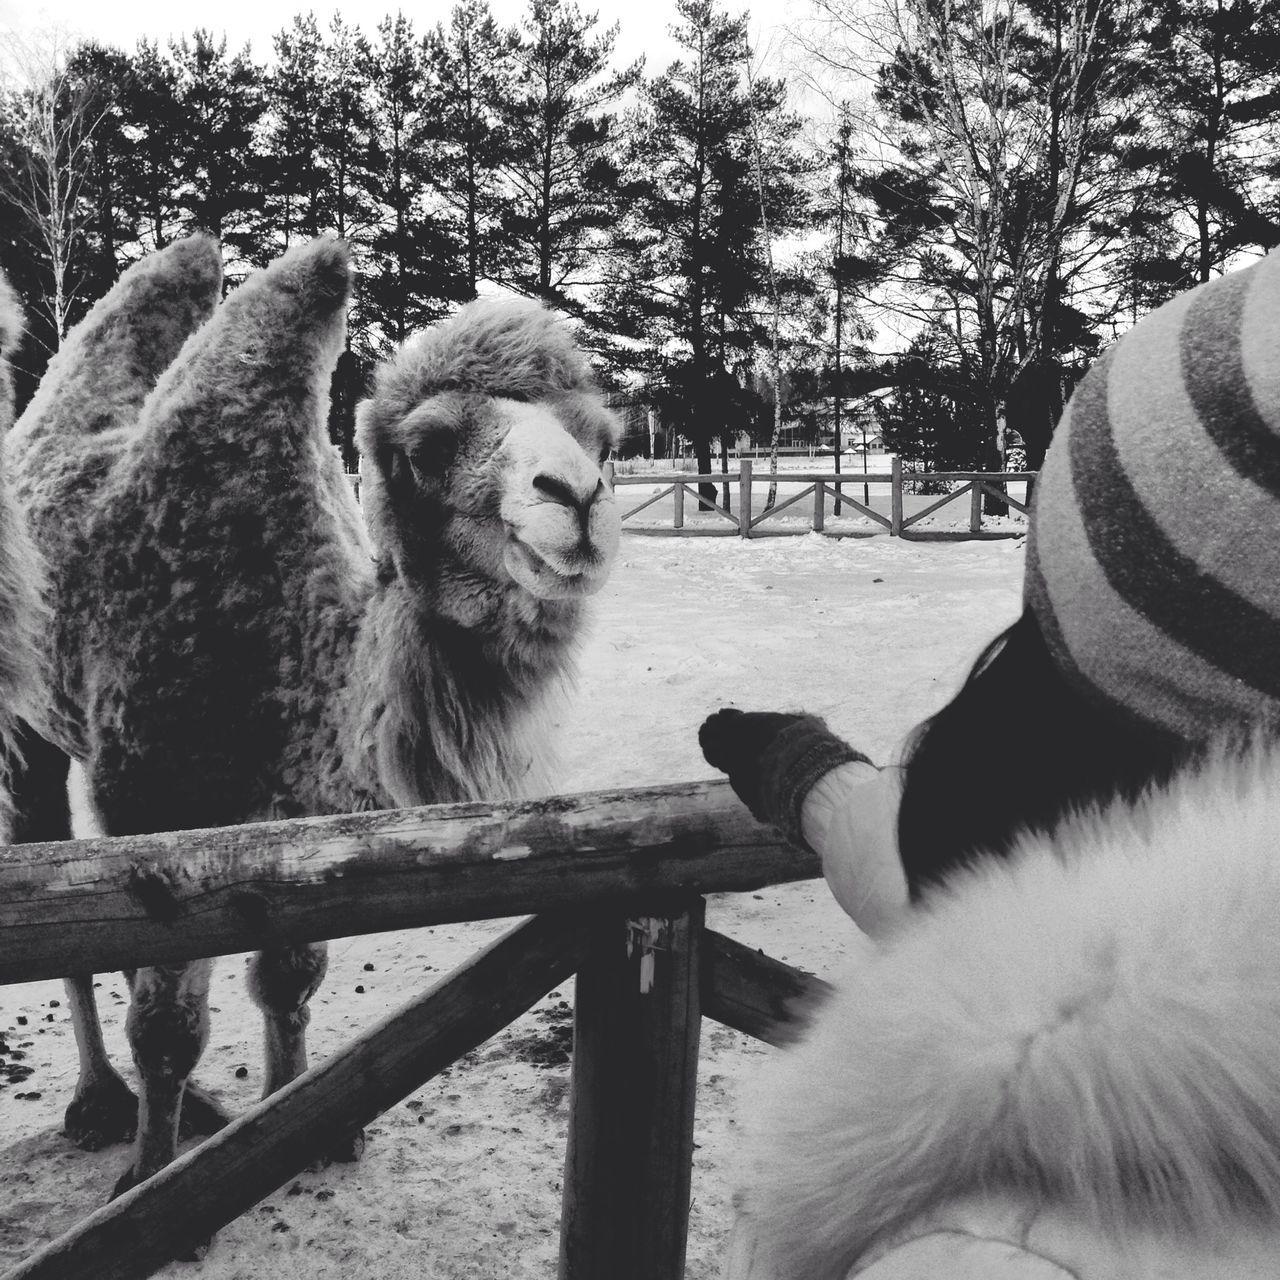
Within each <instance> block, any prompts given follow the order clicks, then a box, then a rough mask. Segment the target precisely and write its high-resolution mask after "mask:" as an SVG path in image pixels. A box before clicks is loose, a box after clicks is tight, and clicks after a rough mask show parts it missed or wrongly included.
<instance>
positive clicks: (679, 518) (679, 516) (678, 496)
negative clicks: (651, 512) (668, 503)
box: [671, 479, 684, 529]
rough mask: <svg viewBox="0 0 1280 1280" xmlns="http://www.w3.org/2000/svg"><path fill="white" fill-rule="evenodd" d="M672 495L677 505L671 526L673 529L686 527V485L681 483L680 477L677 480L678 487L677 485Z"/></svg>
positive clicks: (673, 511)
mask: <svg viewBox="0 0 1280 1280" xmlns="http://www.w3.org/2000/svg"><path fill="white" fill-rule="evenodd" d="M671 496H672V497H673V498H674V499H675V507H674V508H673V510H672V515H671V527H672V528H673V529H683V528H684V485H682V484H681V483H680V481H679V479H677V480H676V487H675V490H674V491H673V492H672V494H671Z"/></svg>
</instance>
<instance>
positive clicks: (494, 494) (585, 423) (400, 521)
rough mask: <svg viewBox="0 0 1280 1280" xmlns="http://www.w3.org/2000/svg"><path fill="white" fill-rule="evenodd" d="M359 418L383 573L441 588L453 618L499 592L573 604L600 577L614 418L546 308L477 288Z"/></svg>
mask: <svg viewBox="0 0 1280 1280" xmlns="http://www.w3.org/2000/svg"><path fill="white" fill-rule="evenodd" d="M358 424H359V443H360V448H361V451H362V453H363V454H364V456H365V458H366V459H368V460H369V462H371V463H372V471H371V474H369V473H367V474H366V490H365V496H364V505H365V512H366V516H367V518H368V522H369V528H370V532H371V534H372V536H373V540H374V543H375V545H376V546H377V548H378V551H379V553H380V556H381V557H382V565H383V571H384V573H385V572H386V571H387V569H388V567H390V568H392V569H393V570H394V572H395V573H396V574H397V575H399V576H401V577H403V578H405V579H406V580H408V581H409V582H411V583H413V582H418V583H424V584H425V583H434V584H437V585H438V586H440V588H441V590H440V591H439V592H438V593H437V596H438V599H437V601H436V603H437V605H438V607H441V608H443V609H444V610H445V611H446V612H448V613H450V614H451V615H452V616H453V617H454V618H455V620H457V621H459V622H463V623H465V622H468V621H471V620H473V619H478V618H479V617H482V616H485V615H487V614H488V613H489V612H490V611H491V608H492V605H493V601H494V600H495V598H499V597H506V598H510V597H511V596H513V595H515V596H517V597H518V596H523V597H524V599H525V603H526V604H527V603H529V602H530V600H533V601H537V602H541V603H543V604H545V603H546V602H551V601H575V600H578V599H580V598H582V597H584V596H587V595H590V594H592V593H593V592H595V591H598V590H599V589H600V587H601V586H603V585H604V582H605V579H606V578H607V576H608V573H609V569H610V566H611V564H612V562H613V557H614V554H615V552H616V550H617V546H618V532H619V517H618V512H617V507H616V505H615V503H614V500H613V494H612V492H611V490H610V488H609V486H608V484H606V482H605V479H604V476H603V473H602V469H601V468H602V464H603V463H604V461H605V459H606V458H607V457H608V455H609V450H610V449H611V448H612V446H613V444H614V443H615V442H616V440H617V432H618V428H617V422H616V419H615V418H614V415H613V414H612V413H611V412H610V410H609V409H608V408H607V407H606V406H605V404H604V401H603V399H602V397H601V396H600V394H599V391H598V390H597V388H596V385H595V381H594V379H593V378H592V376H591V372H590V369H589V367H588V365H587V362H586V360H585V359H584V358H583V356H582V354H581V353H580V352H579V351H578V349H577V348H576V346H575V345H574V343H573V340H572V338H571V337H570V335H569V333H568V332H567V330H566V328H565V326H564V325H563V323H562V322H561V321H559V320H557V319H556V317H555V316H554V315H553V314H552V313H551V312H550V311H548V310H547V309H546V308H545V307H543V306H541V305H540V304H538V303H536V302H531V301H529V300H527V299H511V298H505V299H481V300H479V301H477V302H473V303H470V304H469V305H468V306H465V307H463V308H462V310H460V311H459V312H458V313H457V314H456V315H455V316H453V317H452V318H451V319H450V320H448V321H446V322H444V323H443V324H440V325H438V326H436V327H435V328H433V329H429V330H427V331H425V332H423V333H420V334H418V335H416V336H415V337H413V338H411V339H410V340H409V341H408V342H406V343H405V345H404V346H403V347H402V348H401V349H400V351H399V352H398V354H397V355H396V356H395V357H394V358H393V359H391V360H390V361H388V362H387V363H386V364H385V365H383V366H382V367H381V368H380V369H379V370H378V373H377V375H376V377H375V382H374V389H373V394H372V396H371V397H370V398H369V399H368V400H366V401H365V402H364V403H363V404H362V405H361V406H360V408H359V411H358ZM388 561H389V565H388Z"/></svg>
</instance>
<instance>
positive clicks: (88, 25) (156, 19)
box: [0, 0, 800, 74]
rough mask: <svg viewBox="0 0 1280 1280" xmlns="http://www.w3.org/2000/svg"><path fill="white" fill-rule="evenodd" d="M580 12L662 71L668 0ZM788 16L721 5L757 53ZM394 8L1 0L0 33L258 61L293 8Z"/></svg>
mask: <svg viewBox="0 0 1280 1280" xmlns="http://www.w3.org/2000/svg"><path fill="white" fill-rule="evenodd" d="M579 5H580V7H581V8H582V9H583V10H584V11H585V12H588V13H590V12H596V13H598V14H599V16H600V20H601V23H602V24H608V23H612V22H615V21H616V22H618V24H619V27H620V30H619V34H618V43H617V46H616V49H617V52H618V54H619V56H620V58H622V59H626V60H628V61H630V60H631V59H633V58H636V57H639V56H640V55H641V54H644V55H646V58H647V63H648V70H649V73H650V74H653V73H655V72H657V71H660V70H661V69H663V68H664V67H665V66H666V65H667V64H668V63H669V62H670V61H671V60H672V59H673V58H675V57H677V56H678V50H677V48H676V46H675V45H674V43H673V42H672V41H671V39H670V37H669V36H668V35H667V28H668V27H669V26H670V25H671V23H672V22H673V21H674V18H675V4H674V0H648V2H645V3H639V4H636V3H633V2H630V0H596V2H595V3H592V2H591V0H579ZM452 7H453V0H425V3H420V4H413V5H407V6H404V12H406V13H407V14H408V15H409V16H410V17H411V18H412V20H413V23H414V25H415V27H417V28H418V29H419V30H423V31H425V30H427V29H428V28H430V27H433V26H435V24H436V23H437V22H439V21H442V20H443V19H444V18H445V17H446V16H447V15H448V13H449V10H450V9H451V8H452ZM491 7H492V8H493V10H494V12H495V13H496V14H497V16H498V18H499V20H500V21H503V22H507V23H514V22H515V21H517V20H518V18H519V16H520V14H521V13H522V12H523V10H524V9H525V7H526V6H525V3H524V0H491ZM788 7H789V9H790V12H791V14H794V13H795V12H796V11H797V9H798V8H799V7H800V6H799V5H798V4H796V3H794V2H793V3H791V4H790V5H789V6H788V5H787V2H786V0H744V2H743V3H739V4H734V3H729V4H727V5H726V10H727V11H728V12H730V13H733V12H741V11H743V10H744V9H749V10H750V13H751V22H750V31H751V36H752V42H753V44H754V45H755V46H756V49H757V52H758V54H759V53H762V52H764V51H765V50H766V49H767V48H768V47H769V46H770V45H771V44H772V43H774V42H775V41H776V40H777V38H778V30H777V29H778V28H779V26H780V24H781V23H782V22H784V21H785V20H786V10H787V9H788ZM396 8H397V6H396V4H395V3H394V0H386V2H385V3H384V4H379V3H378V2H377V0H373V3H370V2H369V0H357V2H356V3H349V4H346V5H334V4H330V3H321V4H316V5H309V4H308V3H307V2H306V0H219V2H218V3H217V4H211V5H209V6H208V8H207V9H204V10H202V7H201V6H198V5H192V6H191V7H188V6H187V5H186V4H183V3H181V2H180V0H179V2H178V3H175V0H0V31H4V30H6V29H8V30H10V31H17V32H20V33H33V32H38V31H41V30H47V29H50V28H55V29H57V30H58V31H59V32H63V33H66V34H68V35H71V36H88V37H92V38H94V39H97V40H101V41H102V42H104V43H107V44H114V45H118V46H121V47H123V48H125V49H132V47H133V46H134V44H135V43H136V41H137V40H138V39H139V38H140V37H143V36H145V37H147V38H148V39H152V40H158V41H160V42H161V43H162V44H163V43H165V42H166V41H167V40H168V39H169V38H170V37H171V36H180V35H185V34H189V33H190V32H191V31H193V30H194V29H195V28H196V27H198V26H204V27H208V28H210V29H211V30H212V31H214V32H215V33H225V34H226V36H227V41H228V43H229V44H230V45H231V46H232V47H233V48H238V47H240V46H241V45H243V44H244V43H245V42H246V41H248V42H249V43H250V44H251V45H252V46H253V52H254V54H255V56H256V57H257V58H259V59H263V60H265V59H266V58H267V57H268V56H269V54H270V52H271V37H272V36H273V35H274V34H275V33H276V32H277V31H280V30H281V29H283V28H284V27H286V26H288V25H289V23H290V22H291V21H292V19H293V17H294V15H295V14H298V13H305V12H306V11H307V10H308V9H312V10H313V12H314V13H315V15H316V20H317V21H318V22H319V23H320V26H321V28H322V29H323V28H324V27H325V26H326V25H327V24H328V22H329V19H330V18H331V17H332V15H333V13H334V12H335V10H337V11H340V12H341V13H342V14H343V17H344V18H346V19H347V21H349V22H351V23H352V24H353V25H355V26H358V27H360V28H361V29H362V30H364V31H366V32H368V33H370V34H372V32H373V29H374V28H375V27H376V26H377V24H378V22H379V21H380V20H381V19H382V17H384V16H385V14H387V13H388V12H394V11H395V9H396Z"/></svg>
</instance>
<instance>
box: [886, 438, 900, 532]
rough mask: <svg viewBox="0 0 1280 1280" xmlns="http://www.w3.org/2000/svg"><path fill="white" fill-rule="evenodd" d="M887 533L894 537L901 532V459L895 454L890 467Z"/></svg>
mask: <svg viewBox="0 0 1280 1280" xmlns="http://www.w3.org/2000/svg"><path fill="white" fill-rule="evenodd" d="M890 472H891V474H892V483H891V484H890V487H889V532H890V533H891V534H892V535H894V536H895V537H896V536H897V535H898V534H900V533H901V532H902V459H901V458H899V457H898V455H897V454H896V453H895V454H894V455H893V463H892V465H891V467H890Z"/></svg>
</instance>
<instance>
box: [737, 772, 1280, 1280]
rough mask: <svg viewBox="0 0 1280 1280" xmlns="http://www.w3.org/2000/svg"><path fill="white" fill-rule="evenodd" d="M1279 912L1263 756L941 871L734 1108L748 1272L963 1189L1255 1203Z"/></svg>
mask: <svg viewBox="0 0 1280 1280" xmlns="http://www.w3.org/2000/svg"><path fill="white" fill-rule="evenodd" d="M1278 922H1280V754H1277V753H1275V752H1271V753H1267V752H1256V753H1253V754H1250V755H1247V756H1245V757H1243V758H1219V759H1215V760H1214V761H1212V762H1210V763H1209V764H1207V765H1205V766H1203V767H1202V768H1200V769H1199V770H1196V771H1193V772H1189V773H1187V774H1186V775H1184V776H1182V777H1181V778H1179V779H1177V780H1176V781H1175V782H1174V783H1172V784H1171V785H1170V786H1169V787H1168V788H1167V789H1165V790H1163V791H1161V792H1158V793H1155V794H1153V795H1152V796H1150V797H1149V798H1147V799H1145V800H1143V801H1142V802H1140V803H1138V804H1136V805H1132V806H1126V805H1114V806H1112V807H1110V808H1108V809H1107V810H1105V811H1103V812H1094V813H1086V814H1083V815H1081V816H1079V817H1077V818H1076V819H1074V820H1072V821H1070V822H1068V823H1066V824H1064V826H1063V827H1061V828H1060V829H1059V830H1058V831H1057V832H1056V833H1055V835H1054V836H1052V837H1051V838H1050V837H1044V836H1038V835H1033V834H1029V835H1027V836H1026V837H1024V839H1023V840H1022V841H1021V843H1020V845H1019V846H1018V847H1017V848H1016V849H1015V850H1014V852H1013V853H1012V854H1011V855H1010V857H1009V858H1008V859H994V858H992V859H986V860H983V861H981V862H979V863H978V864H976V865H974V866H973V867H972V868H970V869H968V870H967V871H965V872H963V873H961V874H959V875H957V876H956V877H954V878H953V880H952V881H951V882H950V883H949V884H948V885H947V886H946V887H945V888H943V889H941V890H939V891H937V892H936V893H935V894H934V895H932V896H931V897H930V898H929V899H928V901H927V902H926V904H925V905H924V906H922V907H921V908H919V909H918V910H917V911H915V912H913V913H912V914H911V915H910V916H908V917H907V918H906V919H905V921H904V923H903V925H902V926H901V928H900V929H899V931H898V932H897V933H896V934H895V935H894V936H893V937H891V938H890V939H888V940H887V941H885V942H884V943H882V944H879V945H876V946H875V947H871V946H868V948H867V954H866V955H865V956H864V957H862V958H861V959H860V960H859V962H858V963H857V965H856V966H855V967H854V968H853V969H852V970H851V971H850V972H848V973H847V974H845V975H844V976H843V978H842V979H841V980H840V981H839V982H838V984H837V988H836V992H835V994H834V995H833V996H832V997H831V998H830V999H829V1000H828V1001H827V1002H826V1003H825V1004H824V1005H823V1007H822V1008H821V1010H820V1011H819V1012H818V1013H817V1016H816V1017H815V1020H814V1023H813V1026H812V1028H811V1030H810V1032H809V1033H808V1034H807V1036H806V1038H805V1040H804V1041H803V1042H802V1043H801V1044H799V1045H798V1046H797V1047H796V1048H794V1049H793V1050H791V1051H789V1052H787V1053H786V1054H785V1055H784V1056H782V1057H781V1059H780V1060H778V1061H777V1062H776V1063H775V1064H774V1065H773V1067H772V1068H771V1069H770V1070H769V1071H768V1072H766V1073H765V1075H764V1077H763V1078H762V1079H761V1081H760V1082H759V1084H758V1086H757V1092H756V1096H754V1097H753V1098H751V1099H749V1100H748V1102H747V1105H746V1106H745V1107H744V1115H745V1116H747V1117H751V1118H752V1119H751V1120H750V1122H749V1129H748V1132H749V1134H750V1139H749V1144H748V1150H747V1155H748V1159H747V1173H746V1177H745V1178H744V1180H743V1181H744V1190H743V1191H742V1192H741V1194H740V1201H739V1203H740V1207H741V1209H742V1211H743V1213H744V1215H745V1216H746V1218H747V1219H748V1221H749V1224H750V1230H751V1235H752V1237H753V1239H754V1242H755V1260H756V1261H755V1265H754V1266H753V1269H752V1270H751V1272H750V1274H751V1275H752V1276H756V1275H761V1276H767V1277H769V1278H770V1280H786V1278H788V1277H794V1278H795V1280H799V1278H800V1277H804V1280H836V1278H838V1277H843V1276H845V1275H846V1274H847V1272H848V1271H849V1268H850V1267H851V1266H853V1265H854V1264H855V1263H856V1262H857V1261H858V1259H859V1258H861V1257H864V1255H865V1254H866V1253H867V1251H868V1250H869V1249H870V1248H871V1247H872V1246H873V1244H874V1243H875V1242H876V1241H877V1240H882V1239H883V1238H884V1237H886V1236H888V1235H893V1234H895V1233H898V1232H900V1231H901V1230H902V1229H903V1228H904V1227H906V1226H907V1225H908V1224H910V1223H911V1222H913V1221H915V1220H917V1219H919V1218H921V1217H922V1216H927V1215H928V1214H929V1213H930V1212H931V1211H933V1210H935V1209H936V1208H937V1206H938V1205H939V1204H942V1203H945V1202H946V1201H949V1200H954V1199H957V1198H961V1197H964V1196H966V1195H974V1194H979V1195H982V1194H993V1195H996V1196H999V1195H1001V1194H1005V1193H1016V1194H1017V1196H1018V1197H1019V1198H1020V1199H1021V1200H1022V1201H1023V1202H1024V1203H1026V1202H1027V1200H1028V1198H1029V1199H1030V1202H1031V1208H1032V1211H1033V1212H1034V1211H1035V1209H1036V1208H1037V1207H1044V1208H1045V1209H1047V1210H1054V1211H1056V1210H1061V1209H1066V1210H1068V1211H1069V1212H1070V1213H1071V1214H1072V1215H1074V1216H1075V1217H1076V1219H1077V1220H1079V1221H1082V1222H1084V1223H1085V1224H1086V1227H1088V1229H1091V1230H1095V1231H1097V1232H1100V1233H1103V1234H1111V1235H1112V1236H1114V1237H1116V1238H1119V1239H1123V1238H1124V1236H1125V1235H1126V1234H1128V1233H1149V1232H1151V1231H1155V1232H1168V1233H1171V1234H1173V1235H1175V1236H1176V1235H1179V1234H1181V1235H1182V1236H1183V1237H1184V1238H1186V1237H1188V1236H1190V1237H1195V1238H1197V1239H1204V1238H1207V1237H1213V1236H1214V1235H1215V1234H1220V1235H1224V1236H1229V1235H1231V1234H1233V1233H1234V1231H1235V1230H1236V1228H1237V1227H1242V1226H1244V1225H1246V1224H1252V1225H1254V1226H1257V1225H1258V1224H1259V1223H1262V1224H1267V1223H1270V1222H1274V1221H1275V1219H1276V1218H1277V1215H1278V1214H1280V923H1278ZM1278 1265H1280V1264H1278ZM757 1268H758V1269H757Z"/></svg>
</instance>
